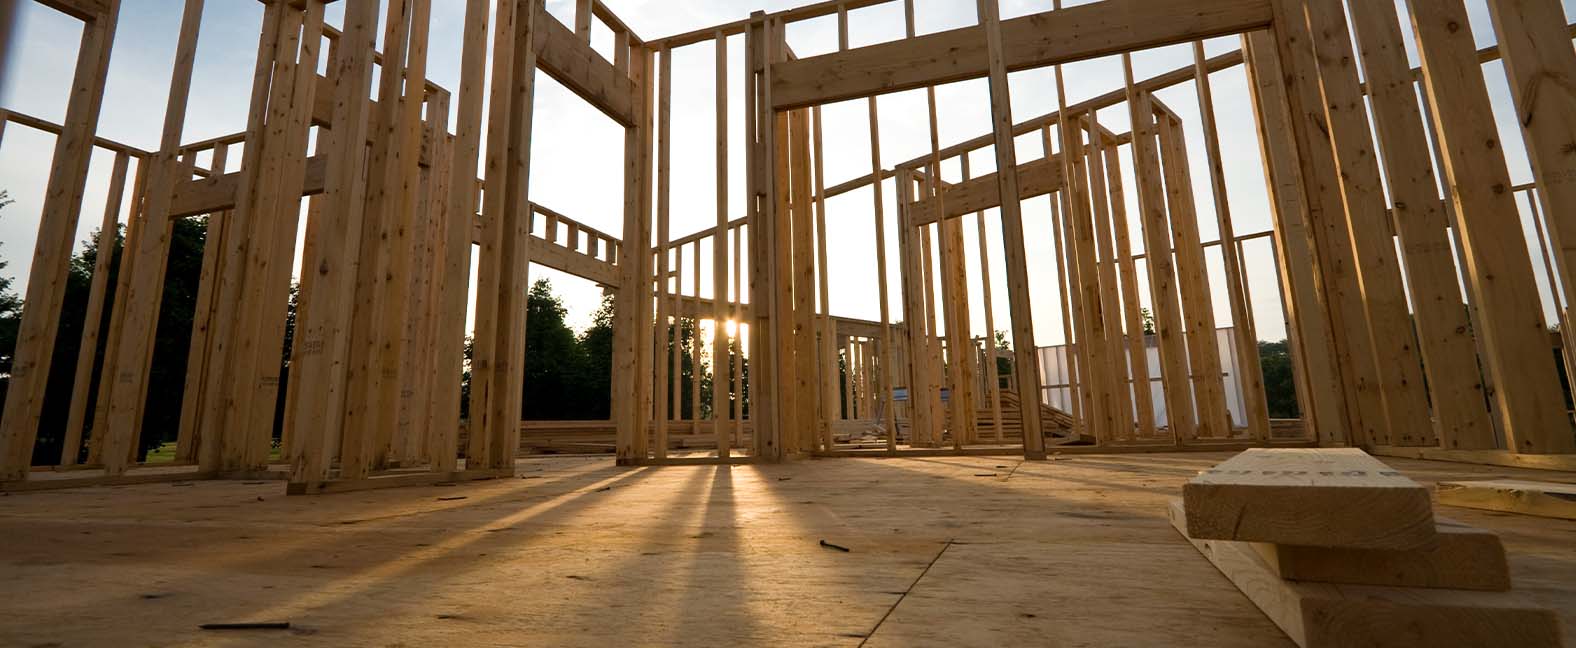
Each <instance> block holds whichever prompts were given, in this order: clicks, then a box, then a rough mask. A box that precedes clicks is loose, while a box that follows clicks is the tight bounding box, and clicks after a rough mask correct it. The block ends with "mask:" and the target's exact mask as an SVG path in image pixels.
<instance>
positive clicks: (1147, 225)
mask: <svg viewBox="0 0 1576 648" xmlns="http://www.w3.org/2000/svg"><path fill="white" fill-rule="evenodd" d="M1122 67H1123V72H1124V74H1125V75H1126V84H1127V106H1128V116H1129V117H1130V119H1131V122H1132V125H1133V126H1132V127H1133V175H1134V177H1135V178H1136V181H1137V183H1138V210H1139V221H1138V222H1139V225H1140V226H1141V233H1142V235H1143V239H1144V249H1145V250H1149V251H1150V252H1151V253H1150V254H1149V256H1148V258H1147V263H1145V264H1144V265H1145V266H1146V267H1147V268H1148V270H1149V291H1150V304H1151V305H1153V307H1154V309H1155V311H1154V318H1155V337H1156V338H1157V340H1158V344H1159V347H1160V381H1161V393H1162V395H1163V397H1164V401H1165V406H1166V427H1168V428H1170V431H1171V436H1172V437H1173V438H1174V439H1176V440H1178V441H1180V440H1182V439H1186V438H1190V437H1191V436H1193V432H1194V429H1195V428H1194V423H1193V403H1192V401H1193V398H1192V392H1191V390H1192V388H1191V385H1190V384H1189V380H1188V365H1187V351H1186V350H1185V349H1184V348H1183V340H1182V303H1181V299H1180V297H1179V296H1178V295H1177V286H1176V281H1177V275H1176V264H1175V261H1174V260H1173V258H1172V255H1171V254H1169V253H1168V251H1169V250H1170V249H1171V236H1170V234H1171V225H1170V218H1169V216H1168V214H1167V213H1166V196H1165V191H1164V189H1162V187H1161V170H1160V150H1159V138H1158V136H1157V133H1156V126H1155V116H1154V111H1153V110H1152V108H1151V95H1150V94H1149V93H1147V92H1139V91H1138V89H1137V87H1136V86H1135V84H1134V81H1133V61H1132V57H1131V56H1130V55H1125V54H1124V55H1123V56H1122Z"/></svg>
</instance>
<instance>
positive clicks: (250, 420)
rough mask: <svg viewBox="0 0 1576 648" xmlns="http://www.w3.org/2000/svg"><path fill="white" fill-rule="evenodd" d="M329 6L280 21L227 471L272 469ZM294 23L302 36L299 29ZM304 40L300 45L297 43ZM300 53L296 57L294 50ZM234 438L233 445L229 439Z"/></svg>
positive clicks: (227, 430)
mask: <svg viewBox="0 0 1576 648" xmlns="http://www.w3.org/2000/svg"><path fill="white" fill-rule="evenodd" d="M323 12H324V7H323V6H322V5H321V4H320V3H316V2H309V3H307V5H306V7H305V9H304V10H301V11H300V14H299V18H297V17H296V15H294V14H287V16H286V20H285V21H284V22H282V23H281V24H282V25H283V28H284V31H282V32H281V34H280V45H279V51H278V57H279V58H277V59H276V61H275V68H274V74H275V78H274V81H273V90H272V92H271V97H270V100H269V104H268V123H267V125H266V134H265V139H264V140H263V141H262V145H263V147H264V151H263V159H262V161H261V165H260V167H259V176H258V178H257V180H256V181H254V182H253V184H252V189H253V193H252V194H251V195H250V196H248V200H251V201H253V202H252V204H251V205H250V206H244V205H245V204H244V203H243V208H250V209H253V210H254V213H253V217H252V219H251V229H250V230H249V231H247V232H246V233H245V236H247V237H248V238H249V239H251V241H250V244H249V247H248V249H247V256H246V260H245V269H244V273H245V274H244V275H243V279H242V283H241V291H242V292H241V295H240V297H239V299H240V304H239V308H238V310H237V312H238V313H239V314H238V316H237V317H238V318H239V320H240V321H239V322H238V324H239V328H238V329H236V332H235V333H234V334H233V335H234V339H233V340H232V342H233V343H232V345H231V353H232V356H231V358H230V365H229V371H230V376H229V380H230V386H229V392H228V393H227V394H226V398H227V399H229V401H230V402H229V403H228V406H227V410H228V411H227V413H226V418H225V419H224V424H223V434H225V435H227V440H226V441H225V443H226V448H227V450H228V449H231V448H233V449H234V450H236V451H237V452H236V453H229V452H227V453H226V454H225V458H224V462H223V466H222V467H223V468H224V469H226V470H258V469H262V468H264V467H266V466H267V464H268V461H269V450H270V447H271V445H272V439H273V427H274V415H275V410H276V403H277V401H278V392H279V380H280V371H281V369H282V363H281V362H280V350H281V349H282V347H283V344H284V333H285V319H286V312H287V306H288V303H289V299H290V298H289V290H290V277H291V263H290V262H289V261H290V260H292V259H293V257H294V256H295V254H294V252H295V249H296V233H297V231H298V230H299V228H298V227H297V225H298V223H299V219H300V216H301V198H300V196H301V193H302V191H301V187H302V184H303V183H304V181H305V176H306V152H307V140H308V136H309V134H310V132H311V131H310V126H311V113H310V109H309V108H308V107H309V106H311V105H312V103H313V102H312V98H313V94H314V93H315V92H316V90H317V84H316V83H315V81H316V78H317V74H316V71H317V61H318V56H319V53H320V50H321V44H322V40H323V39H322V28H323ZM297 23H299V25H300V27H299V29H300V35H299V36H297V35H296V34H295V31H296V29H297ZM295 39H299V41H300V43H299V45H296V44H295V43H294V42H293V40H295ZM297 49H299V52H300V53H299V59H298V58H297V57H298V55H297V53H296V50H297ZM231 440H233V443H232V441H231Z"/></svg>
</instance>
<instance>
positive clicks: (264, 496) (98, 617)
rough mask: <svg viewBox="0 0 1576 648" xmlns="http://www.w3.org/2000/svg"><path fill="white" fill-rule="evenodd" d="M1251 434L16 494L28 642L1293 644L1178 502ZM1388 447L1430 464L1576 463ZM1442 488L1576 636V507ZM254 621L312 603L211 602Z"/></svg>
mask: <svg viewBox="0 0 1576 648" xmlns="http://www.w3.org/2000/svg"><path fill="white" fill-rule="evenodd" d="M1227 456H1230V455H1229V453H1189V454H1146V455H1126V456H1080V457H1068V458H1064V459H1060V460H1055V461H1047V462H1038V463H1021V462H1020V461H1018V460H1016V459H1006V458H915V459H901V460H898V459H893V460H881V459H827V460H806V461H798V462H793V463H788V464H785V465H779V466H761V467H748V466H736V467H732V468H728V467H699V466H670V467H662V468H619V467H615V466H614V465H613V464H612V461H611V460H610V459H601V458H597V459H532V460H525V461H522V462H521V464H520V471H521V474H522V476H523V477H524V478H522V479H511V480H507V481H494V482H483V483H478V484H466V485H460V486H455V487H429V488H410V489H397V490H385V491H368V492H360V493H348V494H342V495H330V496H319V497H289V498H287V497H285V496H284V485H283V484H282V483H280V482H268V483H260V482H252V483H246V482H197V483H193V484H190V485H170V484H151V485H139V486H126V487H116V488H86V489H77V490H68V491H45V492H36V493H21V494H11V495H8V496H4V497H0V574H3V577H0V600H3V601H5V604H4V605H0V646H12V645H18V646H41V645H59V646H97V645H103V646H110V645H113V646H152V645H159V646H180V645H221V646H247V645H270V646H346V645H356V646H437V645H456V646H459V645H463V646H526V645H531V646H540V645H554V646H628V645H667V644H685V645H708V646H718V645H744V644H756V645H765V644H770V645H783V646H855V645H859V644H860V643H861V642H862V641H866V640H867V639H868V642H867V645H869V646H966V645H976V646H997V645H1037V646H1109V645H1123V646H1143V645H1174V644H1188V645H1210V646H1244V647H1247V646H1252V647H1261V646H1289V645H1291V644H1290V643H1289V642H1288V641H1287V640H1286V639H1285V638H1284V637H1283V636H1282V635H1281V634H1280V632H1279V631H1278V630H1276V629H1275V627H1274V626H1273V625H1271V624H1270V622H1269V621H1268V620H1266V619H1265V618H1264V617H1263V616H1262V615H1261V614H1260V613H1259V612H1258V610H1257V609H1255V608H1254V607H1253V605H1252V604H1251V603H1249V602H1248V601H1247V599H1245V598H1243V597H1242V596H1241V595H1240V594H1239V593H1238V592H1237V591H1236V589H1234V588H1233V587H1232V585H1231V584H1230V583H1229V582H1228V581H1226V579H1225V578H1223V577H1221V576H1220V574H1218V573H1217V572H1216V571H1215V569H1214V567H1212V566H1211V565H1210V564H1209V562H1208V561H1206V560H1205V559H1204V558H1203V557H1201V556H1200V555H1199V554H1198V552H1197V551H1195V550H1194V549H1193V547H1192V546H1190V545H1189V544H1188V543H1187V542H1185V541H1183V540H1182V539H1181V538H1180V537H1178V536H1177V534H1176V532H1175V531H1173V530H1172V529H1171V527H1170V525H1169V524H1168V523H1167V521H1166V516H1165V509H1164V506H1165V502H1166V499H1167V498H1168V497H1173V496H1176V495H1177V494H1178V493H1179V492H1180V488H1181V484H1182V482H1183V481H1185V480H1186V479H1187V478H1188V477H1190V476H1191V475H1193V474H1195V473H1196V472H1197V471H1198V470H1200V469H1203V468H1206V467H1208V466H1210V465H1213V464H1214V463H1216V462H1219V461H1221V460H1223V459H1224V458H1226V457H1227ZM1386 461H1387V463H1390V464H1391V465H1393V466H1396V467H1397V468H1400V469H1401V470H1403V471H1404V472H1406V473H1407V474H1408V475H1409V476H1411V477H1412V478H1414V479H1417V480H1418V481H1421V482H1424V483H1428V484H1430V485H1431V484H1432V483H1433V482H1435V481H1438V480H1443V479H1463V478H1490V477H1495V476H1503V477H1520V478H1538V479H1544V480H1554V481H1568V482H1576V474H1572V473H1550V472H1533V471H1526V470H1518V469H1511V468H1497V467H1476V466H1465V465H1460V464H1445V463H1436V462H1427V461H1414V460H1402V459H1390V460H1386ZM456 497H463V498H464V499H441V498H456ZM1442 511H1444V512H1445V513H1446V514H1447V515H1448V516H1451V517H1454V518H1456V519H1459V520H1461V521H1463V522H1466V523H1468V524H1474V525H1479V526H1483V527H1487V528H1491V529H1494V530H1496V531H1498V532H1499V533H1501V534H1502V536H1503V538H1504V541H1505V545H1506V547H1507V549H1508V550H1509V551H1510V553H1511V557H1510V561H1511V567H1512V570H1513V572H1514V578H1515V580H1516V584H1517V589H1518V590H1519V591H1520V592H1521V593H1522V594H1523V595H1525V596H1529V597H1531V598H1533V599H1534V600H1536V601H1538V602H1540V603H1541V604H1543V605H1547V606H1550V607H1554V608H1556V609H1559V610H1560V611H1561V613H1562V615H1563V616H1564V620H1565V628H1566V632H1567V633H1573V634H1571V636H1569V637H1568V638H1567V642H1568V643H1571V644H1572V645H1576V630H1573V629H1576V552H1573V551H1571V549H1570V548H1571V547H1573V546H1576V522H1572V521H1563V520H1550V519H1541V518H1530V517H1523V516H1515V515H1508V514H1500V513H1493V512H1487V511H1473V510H1470V509H1454V508H1452V509H1442ZM823 539H824V540H827V541H829V542H832V543H834V544H839V545H843V546H846V547H848V548H850V549H851V550H852V551H850V552H848V553H843V552H840V551H835V550H832V549H827V548H824V547H822V546H820V545H819V541H820V540H823ZM921 574H923V577H921ZM916 579H918V581H917V583H916ZM911 587H912V589H910V588H911ZM904 592H908V594H907V595H906V596H904V595H903V594H904ZM234 621H290V622H291V623H292V624H293V625H294V628H293V629H291V630H289V631H229V632H215V631H201V630H198V629H197V625H198V624H199V623H206V622H234ZM872 633H873V634H872Z"/></svg>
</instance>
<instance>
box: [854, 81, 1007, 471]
mask: <svg viewBox="0 0 1576 648" xmlns="http://www.w3.org/2000/svg"><path fill="white" fill-rule="evenodd" d="M871 101H874V99H871ZM958 159H959V160H961V161H962V163H963V180H964V181H965V182H967V181H968V180H969V156H967V155H964V156H962V157H960V158H958ZM1021 169H1022V167H1020V170H1021ZM1022 186H1023V183H1022V181H1021V179H1020V182H1019V187H1020V191H1021V188H1022ZM974 231H975V232H977V235H976V236H975V239H976V240H977V241H978V243H979V259H978V261H979V264H980V287H981V288H982V293H981V295H980V299H981V302H982V304H983V305H984V310H985V344H984V347H985V355H984V358H983V360H984V362H983V363H982V364H981V365H980V372H981V374H982V375H983V376H984V378H985V396H986V397H987V398H989V399H990V417H991V437H992V438H991V440H992V441H995V442H997V443H1000V442H1001V440H1002V429H1001V426H1002V423H1001V378H1000V376H998V375H997V370H996V312H995V310H996V309H995V306H994V300H993V299H991V280H990V245H989V244H988V242H987V239H988V238H989V237H988V236H986V233H985V232H986V229H985V211H984V210H980V211H977V212H974Z"/></svg>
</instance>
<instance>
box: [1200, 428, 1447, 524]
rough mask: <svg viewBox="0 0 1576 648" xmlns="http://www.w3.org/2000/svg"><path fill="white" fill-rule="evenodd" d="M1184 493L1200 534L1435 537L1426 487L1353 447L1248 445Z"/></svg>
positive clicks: (1204, 475)
mask: <svg viewBox="0 0 1576 648" xmlns="http://www.w3.org/2000/svg"><path fill="white" fill-rule="evenodd" d="M1182 493H1183V497H1184V499H1185V500H1186V502H1187V510H1188V515H1189V518H1190V521H1189V526H1188V535H1189V536H1190V537H1194V538H1204V539H1211V540H1246V541H1253V542H1274V543H1281V544H1297V545H1309V546H1319V547H1349V548H1364V549H1415V548H1419V547H1423V546H1425V545H1427V544H1428V543H1430V542H1433V541H1434V539H1435V533H1434V514H1433V507H1432V505H1431V504H1430V502H1429V499H1428V491H1427V490H1426V489H1424V488H1423V487H1422V486H1421V485H1419V484H1418V483H1417V482H1414V481H1412V480H1411V479H1408V478H1407V477H1405V476H1404V475H1402V474H1401V473H1399V472H1396V471H1395V470H1392V469H1391V468H1390V467H1389V466H1386V465H1384V464H1383V463H1380V462H1379V461H1378V460H1377V459H1374V458H1373V457H1370V456H1368V454H1367V453H1365V452H1363V451H1361V450H1357V449H1355V448H1286V449H1265V448H1256V449H1250V450H1247V451H1245V452H1243V453H1242V454H1239V455H1237V456H1235V457H1232V458H1231V459H1228V460H1226V461H1224V462H1222V463H1221V464H1219V465H1217V466H1215V467H1214V468H1211V469H1209V470H1206V471H1204V472H1202V473H1200V474H1199V475H1198V476H1197V477H1194V478H1193V479H1192V480H1190V481H1188V483H1187V484H1186V485H1184V486H1183V488H1182Z"/></svg>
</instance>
